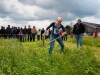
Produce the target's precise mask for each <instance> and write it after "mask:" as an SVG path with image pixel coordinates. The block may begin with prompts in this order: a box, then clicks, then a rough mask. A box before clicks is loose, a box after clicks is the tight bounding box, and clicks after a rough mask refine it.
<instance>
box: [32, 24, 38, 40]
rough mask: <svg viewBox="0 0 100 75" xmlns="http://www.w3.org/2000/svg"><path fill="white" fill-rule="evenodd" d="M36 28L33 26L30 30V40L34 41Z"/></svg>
mask: <svg viewBox="0 0 100 75" xmlns="http://www.w3.org/2000/svg"><path fill="white" fill-rule="evenodd" d="M36 32H37V31H36V28H35V26H33V28H32V29H31V33H32V40H33V41H35V35H36Z"/></svg>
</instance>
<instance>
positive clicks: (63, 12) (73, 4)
mask: <svg viewBox="0 0 100 75" xmlns="http://www.w3.org/2000/svg"><path fill="white" fill-rule="evenodd" d="M59 16H60V17H62V18H63V22H62V24H63V25H64V26H66V25H74V24H75V23H76V22H77V20H78V19H81V20H82V21H84V22H91V23H97V24H100V0H0V26H5V27H7V26H8V25H10V26H16V27H22V28H24V26H28V25H30V26H31V27H33V26H35V27H36V28H37V29H39V28H46V27H47V26H48V25H50V23H52V22H54V21H56V18H57V17H59Z"/></svg>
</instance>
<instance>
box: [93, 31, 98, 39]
mask: <svg viewBox="0 0 100 75" xmlns="http://www.w3.org/2000/svg"><path fill="white" fill-rule="evenodd" d="M97 36H98V32H97V30H95V31H94V38H97Z"/></svg>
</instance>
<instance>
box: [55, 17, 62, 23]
mask: <svg viewBox="0 0 100 75" xmlns="http://www.w3.org/2000/svg"><path fill="white" fill-rule="evenodd" d="M61 22H62V17H58V18H57V19H56V23H57V24H58V25H60V24H61Z"/></svg>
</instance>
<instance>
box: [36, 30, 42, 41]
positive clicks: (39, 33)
mask: <svg viewBox="0 0 100 75" xmlns="http://www.w3.org/2000/svg"><path fill="white" fill-rule="evenodd" d="M40 36H41V29H39V30H38V31H37V40H40Z"/></svg>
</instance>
